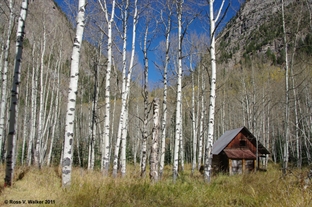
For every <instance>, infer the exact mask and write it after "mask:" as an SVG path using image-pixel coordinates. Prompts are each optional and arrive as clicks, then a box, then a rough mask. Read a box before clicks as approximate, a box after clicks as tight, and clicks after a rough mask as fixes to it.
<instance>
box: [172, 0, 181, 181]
mask: <svg viewBox="0 0 312 207" xmlns="http://www.w3.org/2000/svg"><path fill="white" fill-rule="evenodd" d="M182 5H183V1H178V2H177V15H178V25H179V26H178V38H179V41H178V44H179V45H178V77H177V99H176V101H177V102H176V104H177V105H176V131H175V142H174V154H173V182H175V181H176V179H177V177H178V165H179V140H180V136H181V133H182V132H181V124H182V120H181V107H182V39H183V37H182Z"/></svg>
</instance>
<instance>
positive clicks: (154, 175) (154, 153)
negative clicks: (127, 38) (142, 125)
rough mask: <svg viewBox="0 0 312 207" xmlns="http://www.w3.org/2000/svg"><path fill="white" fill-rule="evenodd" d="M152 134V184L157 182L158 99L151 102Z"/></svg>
mask: <svg viewBox="0 0 312 207" xmlns="http://www.w3.org/2000/svg"><path fill="white" fill-rule="evenodd" d="M153 120H154V126H153V134H152V146H151V157H150V178H151V180H152V181H153V182H157V181H158V137H159V99H158V98H154V101H153Z"/></svg>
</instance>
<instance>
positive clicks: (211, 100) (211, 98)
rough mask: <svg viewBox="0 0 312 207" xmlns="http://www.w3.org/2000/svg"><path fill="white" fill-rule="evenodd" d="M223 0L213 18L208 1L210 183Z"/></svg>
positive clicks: (207, 158) (207, 159) (207, 171)
mask: <svg viewBox="0 0 312 207" xmlns="http://www.w3.org/2000/svg"><path fill="white" fill-rule="evenodd" d="M224 2H225V0H222V3H221V5H220V8H219V10H218V14H217V16H216V17H215V16H214V11H213V10H214V7H213V4H214V0H209V16H210V40H211V43H210V58H211V60H210V61H211V85H210V96H209V118H208V140H207V142H206V150H205V176H204V177H205V181H206V182H210V179H211V164H212V145H213V137H214V121H215V120H214V116H215V107H216V106H215V102H216V83H217V82H216V78H217V77H216V76H217V66H216V52H215V50H216V48H215V46H216V40H215V30H216V22H217V21H218V19H219V17H220V14H221V11H222V8H223V5H224Z"/></svg>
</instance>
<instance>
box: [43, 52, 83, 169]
mask: <svg viewBox="0 0 312 207" xmlns="http://www.w3.org/2000/svg"><path fill="white" fill-rule="evenodd" d="M61 60H62V50H60V56H59V60H58V64H57V91H56V97H55V108H54V117H53V118H54V119H53V125H52V134H51V142H50V147H49V153H48V158H47V166H50V164H51V159H52V149H53V145H54V136H55V130H56V127H57V123H58V120H59V114H60V112H59V103H60V100H59V99H60V97H59V93H60V68H61ZM79 160H80V159H79Z"/></svg>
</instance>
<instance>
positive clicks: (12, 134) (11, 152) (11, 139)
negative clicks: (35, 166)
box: [4, 0, 28, 186]
mask: <svg viewBox="0 0 312 207" xmlns="http://www.w3.org/2000/svg"><path fill="white" fill-rule="evenodd" d="M27 9H28V0H24V1H23V2H22V6H21V13H20V16H19V20H18V25H17V33H16V38H17V39H16V47H15V51H16V53H15V62H14V76H13V84H12V94H11V103H10V114H9V134H8V138H7V157H6V169H5V179H4V182H5V183H4V185H5V186H11V185H12V183H13V175H14V166H15V160H14V159H15V150H16V136H17V120H18V100H19V85H20V74H21V62H22V52H23V40H24V35H25V22H26V17H27Z"/></svg>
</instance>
